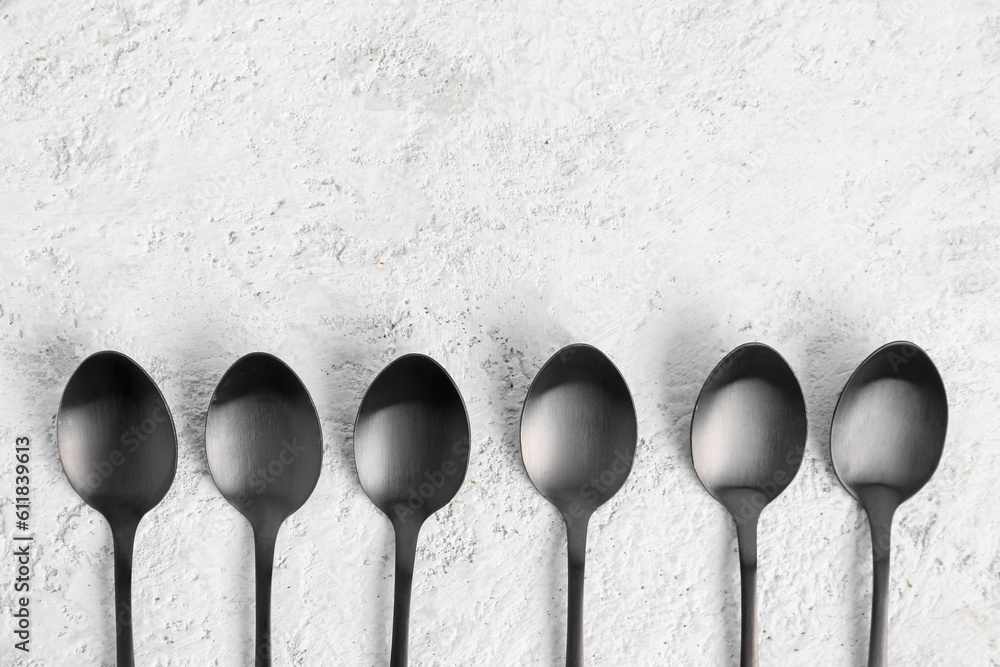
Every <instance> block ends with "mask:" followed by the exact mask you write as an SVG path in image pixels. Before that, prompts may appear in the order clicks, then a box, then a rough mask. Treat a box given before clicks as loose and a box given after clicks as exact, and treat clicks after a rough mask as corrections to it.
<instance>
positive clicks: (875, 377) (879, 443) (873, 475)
mask: <svg viewBox="0 0 1000 667" xmlns="http://www.w3.org/2000/svg"><path fill="white" fill-rule="evenodd" d="M947 427H948V398H947V395H946V393H945V388H944V382H943V381H942V380H941V375H940V373H938V370H937V368H936V367H935V366H934V363H933V362H932V361H931V359H930V357H928V356H927V353H926V352H924V351H923V350H922V349H920V348H919V347H917V346H916V345H914V344H913V343H909V342H906V341H896V342H893V343H889V344H888V345H883V346H882V347H880V348H879V349H877V350H875V352H873V353H872V354H871V355H870V356H869V357H868V358H867V359H865V360H864V361H863V362H862V363H861V365H860V366H859V367H858V369H857V370H856V371H855V372H854V374H853V375H851V377H850V379H849V380H848V381H847V385H846V386H845V387H844V390H843V391H842V392H841V394H840V399H839V400H838V401H837V407H836V408H835V410H834V414H833V423H832V425H831V428H830V454H831V458H832V459H833V468H834V470H835V471H836V473H837V477H838V478H839V479H840V482H841V484H843V485H844V488H845V489H847V491H848V492H849V493H850V494H851V495H852V496H854V497H855V498H856V499H857V500H858V501H859V502H860V503H861V505H862V507H864V509H865V512H866V513H867V514H868V520H869V523H870V525H871V532H872V554H873V572H874V578H875V585H874V591H873V594H872V632H871V641H870V643H869V649H868V664H869V667H885V666H886V665H887V664H888V614H889V605H888V587H889V562H890V543H891V534H892V519H893V516H894V515H895V513H896V510H897V509H898V508H899V505H900V504H902V503H903V502H904V501H905V500H907V499H909V498H911V497H912V496H913V495H914V494H916V493H917V492H918V491H919V490H920V489H921V488H923V486H924V485H925V484H926V483H927V482H928V481H929V480H930V478H931V477H932V476H933V474H934V471H935V470H936V469H937V466H938V462H939V461H940V460H941V455H942V453H943V451H944V442H945V434H946V431H947Z"/></svg>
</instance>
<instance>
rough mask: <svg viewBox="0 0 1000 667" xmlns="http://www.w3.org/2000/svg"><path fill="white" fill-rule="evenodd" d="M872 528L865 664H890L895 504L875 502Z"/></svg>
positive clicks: (878, 666)
mask: <svg viewBox="0 0 1000 667" xmlns="http://www.w3.org/2000/svg"><path fill="white" fill-rule="evenodd" d="M867 511H868V521H869V523H870V524H871V529H872V566H873V567H872V571H873V573H874V585H873V589H872V634H871V640H870V641H869V643H868V667H888V665H889V556H890V542H891V536H892V516H893V514H894V513H895V507H892V506H891V505H877V504H876V505H874V506H872V507H870V508H869V509H868V510H867Z"/></svg>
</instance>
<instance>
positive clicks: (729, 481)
mask: <svg viewBox="0 0 1000 667" xmlns="http://www.w3.org/2000/svg"><path fill="white" fill-rule="evenodd" d="M805 445H806V406H805V401H804V400H803V398H802V390H801V389H800V388H799V383H798V381H797V380H796V379H795V374H794V373H792V369H791V368H789V366H788V364H787V363H786V362H785V360H784V359H782V357H781V355H780V354H778V353H777V352H776V351H774V349H772V348H770V347H768V346H767V345H763V344H761V343H748V344H746V345H740V346H739V347H737V348H736V349H735V350H733V351H732V352H730V353H729V354H728V355H726V357H725V358H724V359H723V360H722V361H721V362H719V365H718V366H716V367H715V369H714V370H713V371H712V373H711V374H710V375H709V376H708V379H707V380H705V385H704V386H703V387H702V389H701V393H700V394H699V395H698V400H697V402H696V403H695V406H694V414H692V416H691V457H692V459H693V460H694V469H695V472H697V473H698V478H699V479H700V480H701V483H702V484H704V485H705V488H706V489H707V490H708V492H709V493H710V494H712V496H713V497H714V498H715V499H716V500H718V501H719V502H720V503H722V504H723V505H724V506H725V508H726V509H727V510H729V513H730V514H731V515H732V516H733V519H734V520H735V521H736V539H737V542H738V544H739V551H740V579H741V581H742V592H741V593H742V594H741V599H742V612H741V621H742V629H741V646H740V665H741V666H742V667H756V665H757V521H758V519H759V518H760V513H761V510H763V509H764V507H765V506H766V505H767V504H768V503H770V502H771V501H772V500H774V499H775V498H777V497H778V496H779V495H780V494H781V492H782V491H784V490H785V488H786V487H787V486H788V485H789V484H790V483H791V481H792V478H794V477H795V474H796V473H797V472H798V469H799V465H800V464H801V463H802V453H803V451H804V450H805Z"/></svg>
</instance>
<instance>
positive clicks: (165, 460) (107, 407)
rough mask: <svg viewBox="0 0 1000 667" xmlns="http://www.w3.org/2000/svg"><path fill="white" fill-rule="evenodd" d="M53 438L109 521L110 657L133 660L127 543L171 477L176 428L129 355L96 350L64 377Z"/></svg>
mask: <svg viewBox="0 0 1000 667" xmlns="http://www.w3.org/2000/svg"><path fill="white" fill-rule="evenodd" d="M56 440H57V441H58V443H59V458H60V460H61V461H62V466H63V470H64V471H66V477H67V478H68V479H69V483H70V484H71V485H72V486H73V488H74V489H75V490H76V492H77V493H78V494H80V497H81V498H83V500H84V501H85V502H86V503H87V504H88V505H90V506H91V507H93V508H94V509H95V510H97V511H98V512H100V513H101V514H102V515H103V516H104V518H105V519H107V521H108V523H109V524H110V525H111V535H112V539H113V540H114V547H115V619H116V623H115V631H116V637H117V651H118V659H117V664H118V667H133V665H134V664H135V657H134V654H133V650H132V547H133V544H134V542H135V531H136V528H137V527H138V525H139V521H140V519H142V517H143V516H144V515H145V514H146V513H147V512H148V511H149V510H151V509H153V508H154V507H155V506H156V505H157V504H158V503H159V502H160V501H161V500H163V496H165V495H166V493H167V490H168V489H169V488H170V484H171V483H172V482H173V480H174V472H175V471H176V469H177V435H176V433H175V431H174V423H173V420H172V419H171V417H170V410H169V409H168V408H167V404H166V402H165V401H164V400H163V396H162V395H161V394H160V390H159V389H157V388H156V384H154V383H153V380H152V379H151V378H150V377H149V375H147V374H146V372H145V371H143V370H142V368H140V367H139V366H138V365H137V364H136V363H135V362H134V361H132V360H131V359H129V358H128V357H126V356H125V355H124V354H121V353H118V352H112V351H104V352H97V353H96V354H93V355H91V356H89V357H87V358H86V359H84V361H83V363H81V364H80V366H79V368H77V369H76V371H75V372H74V373H73V375H72V376H71V377H70V379H69V382H67V383H66V389H65V390H63V395H62V400H61V401H60V403H59V416H58V418H57V421H56Z"/></svg>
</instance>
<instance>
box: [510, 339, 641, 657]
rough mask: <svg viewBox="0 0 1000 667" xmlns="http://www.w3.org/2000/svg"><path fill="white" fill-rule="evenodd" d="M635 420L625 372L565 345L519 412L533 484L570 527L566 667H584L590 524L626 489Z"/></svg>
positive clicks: (598, 355)
mask: <svg viewBox="0 0 1000 667" xmlns="http://www.w3.org/2000/svg"><path fill="white" fill-rule="evenodd" d="M636 431H637V424H636V416H635V406H634V405H633V404H632V395H631V394H630V393H629V390H628V386H627V385H626V384H625V379H624V378H622V376H621V373H619V372H618V369H617V368H615V365H614V364H613V363H611V360H610V359H608V358H607V357H606V356H604V354H603V353H602V352H601V351H600V350H598V349H597V348H596V347H592V346H590V345H584V344H579V343H578V344H574V345H568V346H566V347H564V348H563V349H561V350H559V351H558V352H556V354H555V355H553V357H552V358H551V359H549V360H548V361H547V362H545V365H544V366H542V369H541V370H540V371H538V375H536V376H535V379H534V381H532V383H531V387H530V388H529V389H528V395H527V396H526V397H525V399H524V409H523V411H522V413H521V459H522V461H523V462H524V468H525V470H526V471H527V472H528V477H529V478H530V479H531V483H532V484H534V485H535V488H536V489H538V492H539V493H541V494H542V495H543V496H544V497H545V499H546V500H548V501H549V502H550V503H552V504H553V505H555V506H556V509H558V510H559V512H560V513H561V514H562V515H563V519H564V520H565V521H566V533H567V538H568V542H569V544H568V550H567V552H568V559H569V618H568V624H567V630H566V665H567V667H580V666H581V665H583V588H584V565H585V561H586V555H587V524H588V523H589V521H590V516H591V515H592V514H593V513H594V511H595V510H596V509H597V508H598V507H600V506H601V505H603V504H604V503H606V502H607V501H608V500H610V499H611V497H612V496H613V495H615V493H617V492H618V489H620V488H621V487H622V485H623V484H625V480H626V478H628V474H629V472H630V471H631V470H632V459H633V458H634V457H635V444H636Z"/></svg>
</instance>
